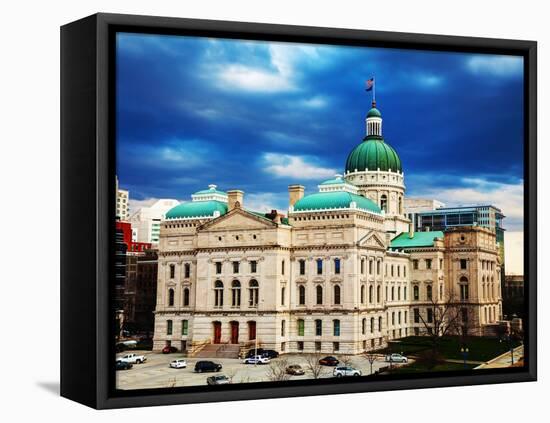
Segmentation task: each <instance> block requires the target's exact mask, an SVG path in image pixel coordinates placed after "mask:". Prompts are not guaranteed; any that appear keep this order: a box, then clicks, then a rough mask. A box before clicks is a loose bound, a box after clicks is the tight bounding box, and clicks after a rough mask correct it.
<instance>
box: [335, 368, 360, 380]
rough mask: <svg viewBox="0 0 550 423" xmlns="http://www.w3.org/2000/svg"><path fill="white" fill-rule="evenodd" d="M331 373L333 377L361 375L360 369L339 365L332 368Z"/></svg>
mask: <svg viewBox="0 0 550 423" xmlns="http://www.w3.org/2000/svg"><path fill="white" fill-rule="evenodd" d="M332 375H333V376H335V377H343V376H361V370H357V369H356V368H354V367H351V366H339V367H335V368H334V370H333V371H332Z"/></svg>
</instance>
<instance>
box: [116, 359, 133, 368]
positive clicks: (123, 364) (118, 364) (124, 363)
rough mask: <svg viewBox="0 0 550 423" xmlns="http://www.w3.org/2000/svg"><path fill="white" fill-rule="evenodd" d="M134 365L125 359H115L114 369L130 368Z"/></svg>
mask: <svg viewBox="0 0 550 423" xmlns="http://www.w3.org/2000/svg"><path fill="white" fill-rule="evenodd" d="M132 367H134V365H133V364H132V363H128V362H127V361H122V360H117V361H116V369H117V370H130V369H131V368H132Z"/></svg>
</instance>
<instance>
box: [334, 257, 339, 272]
mask: <svg viewBox="0 0 550 423" xmlns="http://www.w3.org/2000/svg"><path fill="white" fill-rule="evenodd" d="M334 273H336V274H337V275H339V274H340V259H334Z"/></svg>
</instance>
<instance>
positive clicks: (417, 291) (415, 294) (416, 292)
mask: <svg viewBox="0 0 550 423" xmlns="http://www.w3.org/2000/svg"><path fill="white" fill-rule="evenodd" d="M419 298H420V289H419V288H418V285H415V286H413V299H414V300H416V301H418V299H419Z"/></svg>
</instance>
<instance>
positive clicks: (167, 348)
mask: <svg viewBox="0 0 550 423" xmlns="http://www.w3.org/2000/svg"><path fill="white" fill-rule="evenodd" d="M175 352H178V349H177V348H176V347H172V346H170V345H167V346H165V347H164V348H163V349H162V353H163V354H171V353H175Z"/></svg>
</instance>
